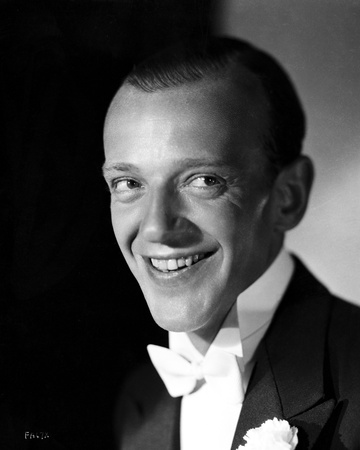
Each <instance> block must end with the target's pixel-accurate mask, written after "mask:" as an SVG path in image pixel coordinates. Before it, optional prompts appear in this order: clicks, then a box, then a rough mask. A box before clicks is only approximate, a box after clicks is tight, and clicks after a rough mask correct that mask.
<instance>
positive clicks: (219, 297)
mask: <svg viewBox="0 0 360 450" xmlns="http://www.w3.org/2000/svg"><path fill="white" fill-rule="evenodd" d="M304 122H305V120H304V115H303V111H302V108H301V105H300V102H299V100H298V98H297V95H296V93H295V91H294V89H293V87H292V85H291V82H290V81H289V79H288V77H287V75H286V74H285V73H284V72H283V70H282V69H281V68H280V66H279V65H278V64H277V63H276V62H275V61H274V60H273V59H272V58H271V57H270V56H268V55H267V54H265V53H263V52H261V51H260V50H257V49H255V48H254V47H252V46H250V45H249V44H247V43H244V42H241V41H238V40H234V39H225V38H212V39H209V40H208V41H207V42H206V43H196V42H191V43H189V42H187V43H185V44H180V45H178V46H177V47H174V48H172V49H170V50H167V51H164V52H162V53H161V54H159V55H156V56H154V57H153V58H150V59H149V60H147V61H145V62H144V63H142V64H141V65H139V66H138V67H136V68H135V69H134V70H133V71H132V73H130V74H129V75H128V77H127V78H126V79H125V81H124V82H123V83H122V86H121V87H120V89H119V91H118V92H117V94H116V95H115V97H114V99H113V101H112V103H111V105H110V108H109V111H108V114H107V118H106V122H105V131H104V142H105V154H106V161H105V164H104V175H105V178H106V180H107V183H108V185H109V188H110V192H111V214H112V222H113V227H114V231H115V235H116V238H117V241H118V243H119V246H120V249H121V251H122V253H123V255H124V257H125V259H126V261H127V263H128V265H129V267H130V269H131V271H132V273H133V274H134V276H135V278H136V279H137V281H138V282H139V285H140V287H141V289H142V291H143V294H144V297H145V299H146V301H147V304H148V306H149V309H150V312H151V314H152V316H153V318H154V320H155V321H156V323H157V324H158V325H159V326H161V327H162V328H164V329H166V330H168V331H169V343H170V349H171V350H168V349H163V348H159V347H156V346H152V345H150V346H149V354H150V358H151V360H152V363H153V365H154V366H155V367H156V370H157V372H158V374H157V372H156V371H155V369H154V368H153V367H152V366H150V365H149V366H148V367H146V368H143V369H141V370H140V371H138V372H137V373H136V374H134V376H133V377H132V378H131V379H130V380H129V382H128V384H127V385H126V386H125V388H124V394H123V398H122V401H121V403H120V405H119V417H118V418H117V421H118V432H119V446H120V448H122V449H125V450H126V449H129V450H130V449H179V448H181V450H192V449H203V448H204V449H205V448H206V449H207V450H209V449H219V448H224V449H225V448H228V449H230V448H232V449H235V448H237V447H238V446H239V445H240V444H241V443H244V441H243V436H244V434H245V433H246V431H247V430H248V429H249V428H253V427H257V426H259V425H261V423H262V422H264V421H265V420H267V419H273V418H274V417H277V418H279V419H286V420H288V421H289V423H290V424H291V425H295V426H297V427H298V429H299V439H300V442H299V447H298V448H313V446H315V445H317V446H319V445H320V447H319V448H328V447H327V446H329V445H330V443H331V442H332V444H333V445H334V448H357V447H356V446H355V444H356V445H357V444H359V445H360V440H359V439H360V438H359V426H358V424H357V425H355V423H357V422H355V420H356V417H357V416H356V414H360V406H359V401H358V400H359V393H358V391H359V390H358V389H356V390H355V386H354V380H355V379H360V378H356V377H357V376H358V375H359V374H360V370H359V363H358V362H357V363H356V364H355V365H354V368H352V369H351V370H350V369H349V371H346V372H344V370H343V369H341V368H342V367H347V366H348V365H349V358H351V356H349V355H348V354H347V353H346V352H351V349H349V346H348V343H349V342H352V343H354V342H355V341H354V339H357V341H356V342H358V343H359V341H360V339H359V335H358V333H355V331H352V327H353V330H356V328H357V326H356V324H355V318H357V320H360V315H359V311H358V309H357V308H356V307H353V306H351V305H348V304H346V303H345V302H342V301H340V300H337V299H334V298H333V297H331V295H330V294H329V293H328V292H327V291H326V290H325V288H323V287H322V286H321V285H320V284H318V282H317V281H316V280H314V279H313V277H312V276H311V275H310V274H309V273H308V272H307V271H306V269H305V268H304V267H303V266H302V265H301V263H300V262H299V261H297V260H295V259H294V258H293V257H292V256H290V255H289V254H288V253H287V252H286V251H285V250H284V249H283V240H284V235H285V232H286V231H287V230H290V229H292V228H293V227H295V226H296V225H297V224H298V223H299V221H300V220H301V219H302V217H303V215H304V213H305V210H306V206H307V202H308V197H309V193H310V188H311V184H312V179H313V169H312V164H311V161H310V160H309V159H308V158H307V157H306V156H302V155H300V152H301V146H302V139H303V137H304V130H305V124H304ZM279 305H280V306H279ZM343 322H346V324H347V327H348V328H347V329H346V332H345V329H344V330H343V331H344V332H343V333H341V330H342V327H343ZM270 324H271V326H270ZM352 324H354V325H352ZM134 332H136V324H134ZM338 334H340V335H341V339H340V340H336V339H335V338H334V336H337V335H338ZM346 347H348V348H346ZM345 348H346V352H345V350H344V349H345ZM349 377H350V378H349ZM354 377H355V378H354ZM340 418H341V419H340ZM336 427H337V428H336ZM322 445H325V447H323V446H322ZM337 445H338V446H337ZM340 445H345V447H341V446H340ZM346 445H348V446H346Z"/></svg>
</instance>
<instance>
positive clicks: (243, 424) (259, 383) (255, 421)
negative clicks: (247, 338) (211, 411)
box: [231, 345, 283, 450]
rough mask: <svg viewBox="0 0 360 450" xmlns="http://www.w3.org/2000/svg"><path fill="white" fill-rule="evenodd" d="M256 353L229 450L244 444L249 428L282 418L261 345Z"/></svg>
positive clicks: (275, 390)
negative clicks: (255, 361) (255, 359)
mask: <svg viewBox="0 0 360 450" xmlns="http://www.w3.org/2000/svg"><path fill="white" fill-rule="evenodd" d="M257 353H258V357H257V360H258V362H257V363H256V366H255V367H254V371H253V376H252V379H251V381H250V383H249V386H248V389H247V392H246V398H245V401H244V404H243V407H242V410H241V415H240V418H239V421H238V425H237V428H236V431H235V435H234V440H233V443H232V446H231V450H236V449H237V448H238V447H239V445H244V444H245V441H244V440H243V437H244V436H245V434H246V432H247V431H248V430H249V429H250V428H255V427H259V426H260V425H261V424H262V423H263V422H265V421H266V420H268V419H270V418H271V419H272V418H274V417H277V418H279V419H280V418H283V415H282V409H281V402H280V398H279V395H278V392H277V388H276V383H275V380H274V377H273V374H272V371H271V367H270V364H269V359H268V356H267V354H266V351H265V347H264V346H263V345H261V346H260V347H259V351H258V352H257Z"/></svg>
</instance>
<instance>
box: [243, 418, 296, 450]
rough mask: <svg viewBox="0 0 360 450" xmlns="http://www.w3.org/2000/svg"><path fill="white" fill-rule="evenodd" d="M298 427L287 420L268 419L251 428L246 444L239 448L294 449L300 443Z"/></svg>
mask: <svg viewBox="0 0 360 450" xmlns="http://www.w3.org/2000/svg"><path fill="white" fill-rule="evenodd" d="M297 433H298V429H297V428H296V427H290V425H289V422H287V421H286V420H279V419H276V417H275V418H274V419H273V420H267V421H266V422H264V423H263V424H262V425H261V426H260V427H258V428H252V429H251V430H249V431H248V432H247V433H246V435H245V437H244V439H245V441H246V444H245V445H240V447H238V449H237V450H243V449H244V450H294V449H295V448H296V446H297V444H298V437H297Z"/></svg>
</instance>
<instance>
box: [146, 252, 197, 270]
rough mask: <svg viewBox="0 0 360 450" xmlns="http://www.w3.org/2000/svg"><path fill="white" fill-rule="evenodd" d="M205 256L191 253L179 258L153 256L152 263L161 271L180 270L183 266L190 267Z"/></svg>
mask: <svg viewBox="0 0 360 450" xmlns="http://www.w3.org/2000/svg"><path fill="white" fill-rule="evenodd" d="M203 258H204V254H203V253H200V254H198V255H191V256H188V257H186V258H178V259H155V258H151V264H152V265H153V266H154V267H156V268H157V269H158V270H160V271H161V272H169V271H170V270H178V269H181V268H183V267H185V266H186V267H190V266H191V265H193V264H195V263H197V262H198V261H201V260H202V259H203Z"/></svg>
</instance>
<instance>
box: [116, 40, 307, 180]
mask: <svg viewBox="0 0 360 450" xmlns="http://www.w3.org/2000/svg"><path fill="white" fill-rule="evenodd" d="M244 67H245V68H246V69H247V70H249V71H250V72H251V73H253V74H254V75H256V77H257V78H258V79H259V81H260V83H261V85H262V88H263V90H264V92H265V95H266V97H267V101H268V103H269V123H270V125H269V129H268V130H267V131H266V133H265V136H264V137H263V140H264V142H263V145H264V151H265V153H266V156H267V158H268V160H269V162H270V170H271V172H272V173H271V176H272V179H274V178H275V177H276V175H277V174H278V173H279V172H280V171H281V169H282V168H283V167H285V166H286V165H288V164H290V163H291V162H292V161H294V160H295V159H296V158H297V157H298V156H299V154H300V153H301V149H302V141H303V138H304V136H305V114H304V111H303V108H302V106H301V103H300V100H299V98H298V95H297V93H296V91H295V88H294V86H293V84H292V82H291V81H290V78H289V77H288V75H287V74H286V72H285V71H284V69H283V68H282V67H281V66H280V64H279V63H278V62H277V61H276V60H275V59H274V58H273V57H272V56H270V55H268V54H267V53H265V52H264V51H262V50H260V49H258V48H256V47H254V46H253V45H251V44H249V43H247V42H245V41H242V40H238V39H234V38H227V37H210V38H207V39H206V40H205V41H201V40H187V41H183V42H180V43H178V44H176V45H174V46H172V47H169V48H167V49H165V50H163V51H161V52H159V53H157V54H155V55H153V56H151V57H149V58H148V59H146V60H145V61H143V62H141V63H140V64H139V65H136V66H135V67H134V68H133V70H132V71H131V72H130V74H129V75H128V76H127V77H126V78H125V80H124V83H123V84H130V85H132V86H134V87H135V88H137V89H141V90H143V91H145V92H148V93H151V92H156V91H158V90H164V89H169V88H176V87H179V86H182V85H184V84H189V83H194V82H196V81H200V80H203V79H205V78H210V77H216V78H217V79H220V80H221V77H222V76H224V77H225V76H226V74H227V73H228V71H230V73H233V74H234V75H235V76H236V73H237V71H239V72H240V71H241V70H242V69H243V68H244Z"/></svg>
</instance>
